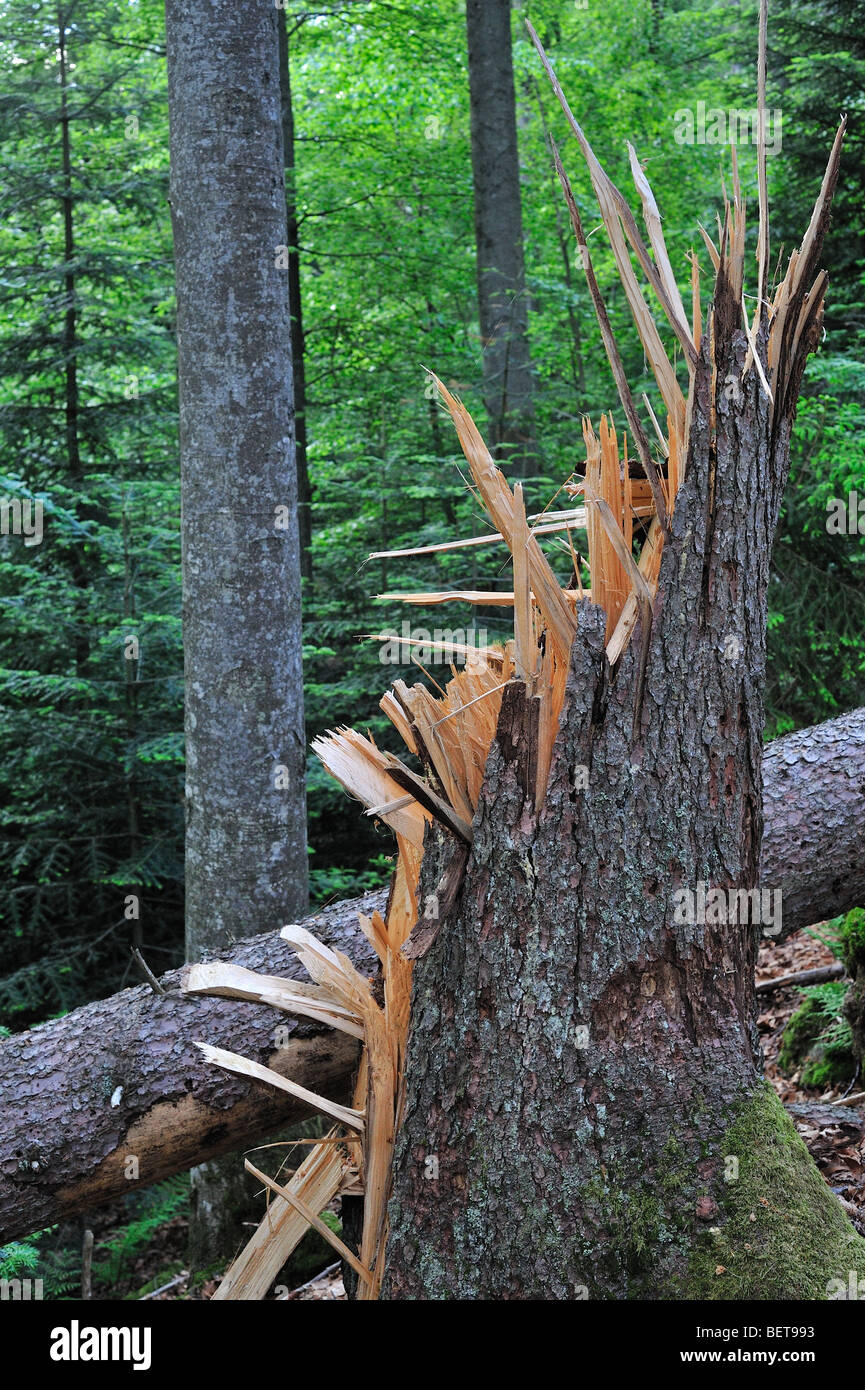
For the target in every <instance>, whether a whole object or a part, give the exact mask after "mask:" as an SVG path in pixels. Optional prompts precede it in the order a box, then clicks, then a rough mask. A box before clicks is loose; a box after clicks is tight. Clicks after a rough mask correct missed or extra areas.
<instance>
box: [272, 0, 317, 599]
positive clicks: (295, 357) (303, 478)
mask: <svg viewBox="0 0 865 1390" xmlns="http://www.w3.org/2000/svg"><path fill="white" fill-rule="evenodd" d="M287 22H288V17H287V16H286V18H285V20H280V23H279V82H280V97H281V103H282V143H283V153H284V158H285V197H286V238H285V244H286V247H287V248H288V304H289V310H290V312H291V362H292V368H293V374H294V426H295V456H296V459H297V519H298V527H299V531H300V572H301V575H302V576H303V578H304V579H305V580H306V581H307V590H308V593H307V601H310V600H311V598H312V493H311V491H310V485H309V465H308V462H307V455H306V360H305V354H304V340H303V302H302V300H301V295H300V237H299V232H298V223H297V170H296V167H295V161H294V107H293V105H292V100H291V54H290V52H289V43H288V32H287V30H286V23H287Z"/></svg>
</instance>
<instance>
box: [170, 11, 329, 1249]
mask: <svg viewBox="0 0 865 1390" xmlns="http://www.w3.org/2000/svg"><path fill="white" fill-rule="evenodd" d="M166 17H167V49H168V88H169V112H170V121H171V212H172V225H173V229H174V250H175V263H176V272H177V327H178V377H179V388H180V452H181V471H182V496H183V504H182V540H183V612H184V654H185V676H186V808H187V816H186V953H187V959H188V960H190V961H194V960H199V959H201V958H202V956H203V955H204V954H205V953H207V952H212V951H216V950H218V949H220V948H222V947H225V946H226V945H228V944H229V943H230V942H231V941H233V940H235V939H237V938H238V937H243V936H248V935H251V934H253V933H255V932H259V931H262V930H263V929H265V928H268V927H271V926H278V925H279V924H281V923H283V922H286V921H293V920H295V919H296V918H297V917H299V916H300V915H301V914H302V913H303V911H304V910H305V908H306V904H307V858H306V805H305V757H304V749H305V737H304V723H303V687H302V671H301V603H300V563H299V542H298V529H297V483H296V477H295V456H294V421H293V411H294V407H293V398H292V378H291V329H290V322H289V308H288V275H287V266H286V262H285V254H286V252H285V248H286V206H285V182H284V167H283V146H282V113H281V103H280V80H279V40H278V28H279V26H281V23H282V18H281V16H280V15H279V12H278V10H276V9H274V7H273V5H272V4H270V3H269V0H249V3H246V4H244V5H243V6H235V5H216V4H208V5H205V6H202V5H200V4H199V3H197V0H168V3H167V5H166ZM235 1173H238V1174H240V1175H241V1176H242V1168H241V1165H240V1164H236V1165H233V1166H232V1165H230V1164H229V1165H227V1166H226V1167H225V1168H224V1169H223V1170H222V1171H219V1170H217V1171H215V1172H214V1171H213V1170H210V1169H205V1170H204V1171H202V1170H199V1171H198V1173H197V1175H196V1179H195V1181H194V1184H193V1186H194V1192H195V1194H196V1199H197V1202H198V1210H199V1212H200V1213H201V1219H200V1220H196V1221H195V1222H194V1223H193V1232H192V1250H193V1260H194V1262H195V1263H196V1264H197V1265H198V1266H199V1267H201V1266H202V1265H203V1264H205V1263H207V1262H208V1261H209V1259H212V1258H214V1257H215V1256H216V1255H218V1254H220V1253H224V1252H225V1250H226V1249H227V1248H228V1244H232V1245H233V1244H234V1243H235V1239H236V1237H237V1236H239V1234H240V1232H239V1230H238V1229H237V1225H236V1219H235V1215H236V1213H235V1211H234V1210H232V1207H233V1203H232V1201H231V1200H230V1199H229V1194H228V1193H227V1190H226V1184H227V1183H229V1182H230V1181H232V1180H233V1177H234V1174H235ZM229 1174H230V1176H229Z"/></svg>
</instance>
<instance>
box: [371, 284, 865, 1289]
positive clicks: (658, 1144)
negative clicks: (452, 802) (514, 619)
mask: <svg viewBox="0 0 865 1390" xmlns="http://www.w3.org/2000/svg"><path fill="white" fill-rule="evenodd" d="M740 315H741V307H740V306H739V305H738V303H737V301H736V296H735V295H729V294H728V292H727V287H726V285H725V283H724V281H723V277H722V278H721V279H720V280H719V284H718V287H717V291H716V297H715V305H714V334H713V335H710V334H707V335H706V337H705V338H704V344H703V354H702V357H701V361H700V365H699V367H698V370H697V379H696V383H695V397H694V406H693V417H692V424H691V431H690V439H689V449H688V464H687V477H686V479H685V482H684V483H683V485H682V487H681V488H680V491H679V495H678V500H677V503H676V508H675V512H674V516H673V522H672V535H671V537H670V539H669V540H668V542H667V544H666V546H665V549H664V555H663V559H662V567H661V576H660V583H659V588H658V596H657V599H656V601H655V606H654V614H653V621H652V627H651V636H650V645H649V649H648V662H647V667H646V683H645V693H644V697H643V698H642V702H641V701H640V693H639V690H638V685H639V681H640V661H639V653H640V647H641V637H642V634H641V633H640V632H639V631H638V632H637V633H636V634H635V638H634V641H633V643H632V645H631V646H630V647H629V648H628V650H627V651H626V653H625V655H624V657H623V658H622V660H621V662H620V664H619V667H618V669H617V671H616V672H615V673H611V671H610V667H609V664H608V662H607V659H606V654H605V648H604V629H605V618H604V615H603V614H602V613H601V612H600V611H599V610H598V609H597V608H594V607H593V606H592V605H591V604H587V603H584V604H582V605H581V607H580V613H579V631H578V634H577V637H576V639H575V642H574V645H573V649H572V655H571V671H570V676H569V681H568V689H567V694H566V700H565V708H564V711H563V714H562V718H561V723H560V728H559V735H558V739H557V743H556V747H555V752H554V756H553V765H552V769H551V774H550V781H549V786H548V789H547V794H546V798H545V800H544V802H543V805H542V806H540V807H538V808H537V809H535V808H534V807H533V806H532V805H531V803H530V802H529V801H528V800H527V799H526V798H525V796H524V794H523V790H522V787H523V785H524V784H525V783H524V769H523V768H522V767H521V760H522V757H523V750H524V748H525V743H524V741H522V742H521V741H520V739H519V738H518V737H515V734H517V733H518V731H519V728H520V726H521V721H522V709H521V703H522V702H524V699H525V696H524V688H523V687H521V686H520V687H513V688H512V689H511V690H510V691H509V692H508V693H507V695H506V697H505V700H504V701H503V705H502V715H501V719H500V724H499V733H498V737H497V740H496V742H494V745H493V749H492V751H491V754H490V757H489V760H488V763H487V769H486V776H485V785H484V790H483V793H482V796H481V801H480V804H479V807H478V812H477V815H476V818H475V822H474V828H475V838H474V844H473V847H472V852H471V855H470V858H469V864H468V869H467V873H466V877H465V881H464V886H463V892H462V895H461V897H460V899H459V901H458V903H457V905H456V907H455V909H454V911H453V912H452V914H451V916H450V918H449V919H448V920H447V921H445V923H444V925H443V928H442V930H441V932H440V934H439V936H438V938H437V941H436V944H435V945H434V947H433V948H432V950H431V951H430V953H429V955H428V956H427V957H426V958H424V959H423V960H421V961H419V962H418V964H417V965H416V967H415V977H414V995H413V1002H412V1030H411V1037H410V1041H409V1051H408V1062H407V1075H406V1097H407V1098H406V1110H405V1119H404V1123H403V1127H402V1130H401V1132H400V1135H399V1138H398V1141H397V1152H396V1158H395V1166H394V1196H393V1200H392V1203H391V1213H390V1215H391V1233H390V1238H389V1243H388V1274H387V1276H386V1281H385V1293H386V1295H387V1296H389V1297H391V1298H445V1297H448V1298H453V1297H458V1298H459V1297H462V1298H484V1297H487V1298H543V1299H562V1298H574V1297H580V1296H585V1295H588V1296H589V1297H599V1298H615V1299H626V1298H652V1297H682V1296H697V1297H711V1296H715V1297H736V1296H739V1297H741V1296H746V1297H752V1298H754V1297H757V1298H759V1297H767V1296H768V1297H771V1296H784V1294H786V1296H788V1297H826V1292H825V1287H826V1282H827V1279H829V1278H832V1277H834V1276H835V1275H837V1276H839V1277H842V1278H846V1272H847V1271H848V1270H850V1269H852V1268H856V1269H858V1268H862V1269H865V1242H863V1241H861V1239H859V1238H857V1237H855V1235H854V1233H853V1231H852V1228H851V1227H849V1224H847V1223H846V1221H845V1220H844V1219H843V1215H842V1213H841V1210H840V1207H839V1206H838V1203H837V1202H836V1201H835V1198H834V1197H833V1196H832V1194H831V1192H830V1191H829V1189H828V1188H827V1187H826V1186H825V1184H824V1183H823V1182H822V1180H821V1179H820V1178H819V1175H818V1174H817V1173H816V1169H813V1165H811V1164H810V1160H809V1159H808V1157H807V1154H806V1153H805V1151H804V1149H803V1148H802V1146H801V1143H800V1142H799V1140H798V1138H797V1136H796V1135H795V1132H794V1130H793V1127H792V1125H791V1124H790V1123H789V1121H787V1120H785V1119H784V1117H783V1112H781V1110H780V1106H779V1105H778V1103H777V1102H776V1101H775V1100H774V1098H770V1097H769V1096H768V1095H767V1094H766V1092H765V1088H764V1086H763V1083H762V1082H761V1056H760V1049H759V1044H758V1041H757V1033H756V996H755V990H754V969H753V966H754V957H755V951H756V943H757V938H758V935H759V926H756V925H754V924H753V923H752V922H750V921H749V922H746V923H745V925H738V924H736V925H734V924H728V923H716V922H713V921H712V919H711V917H709V918H708V919H706V918H704V919H703V920H697V921H696V922H692V923H688V922H687V921H682V920H680V915H679V914H678V913H677V911H676V905H677V898H676V894H677V892H678V891H679V890H683V889H688V890H690V891H691V892H692V893H694V894H695V896H696V892H697V889H698V885H699V884H700V883H703V884H705V885H707V886H708V887H709V888H711V889H720V890H724V891H725V892H726V890H733V891H737V890H740V889H745V890H747V889H750V888H752V887H753V886H754V885H755V884H756V883H757V880H758V866H759V854H760V838H761V833H762V810H761V806H762V777H761V762H762V729H763V705H762V686H763V675H764V665H765V633H766V602H767V588H768V577H769V565H770V558H771V544H772V537H773V535H774V530H775V526H776V522H777V516H778V508H779V504H780V498H781V493H782V490H783V487H784V483H785V481H786V476H787V466H788V445H789V430H790V415H791V414H792V409H793V406H792V404H790V406H789V411H788V413H787V414H786V415H785V414H783V413H782V412H781V413H780V414H779V416H776V420H775V424H774V426H770V424H769V420H768V402H767V399H766V396H765V394H764V393H763V392H762V390H761V389H760V386H759V383H758V380H757V376H756V373H755V372H754V371H753V370H752V371H751V372H750V373H749V374H748V375H746V376H745V378H744V381H743V383H742V389H741V391H740V392H739V393H738V397H736V396H734V397H733V398H732V399H728V398H727V396H726V395H725V394H724V392H723V390H721V389H718V390H716V391H715V393H714V399H712V386H713V364H712V361H711V360H710V357H709V347H710V343H711V341H712V339H714V345H715V346H714V352H715V363H714V366H715V369H716V371H717V378H716V379H717V381H718V382H720V383H723V382H725V381H726V380H728V379H730V374H732V377H734V378H735V379H736V380H740V379H741V375H742V370H743V365H744V361H745V356H746V352H747V340H746V337H745V334H744V333H743V332H742V331H740V330H739V329H737V328H736V327H735V324H736V323H737V322H738V320H739V317H740ZM809 345H810V346H813V341H812V342H811V343H809ZM758 346H759V350H760V351H761V353H764V352H765V327H764V329H763V331H762V334H761V337H760V338H759V339H758ZM803 362H804V354H803ZM795 386H798V379H797V380H796V382H795ZM795 386H794V389H793V390H792V395H791V397H790V400H791V401H793V402H794V401H795V398H796V391H795ZM713 408H714V429H713V428H712V423H711V417H712V410H713ZM640 709H641V716H640V718H639V721H638V722H636V723H635V710H640ZM577 767H586V768H588V770H589V771H588V789H587V790H585V791H583V790H580V789H579V788H580V787H581V786H582V781H581V780H579V779H576V778H575V776H574V770H575V768H577ZM437 859H438V855H437V853H436V850H435V847H434V846H432V845H431V847H430V849H429V850H428V851H427V854H426V856H425V861H424V866H423V871H422V882H421V892H422V893H423V892H424V891H426V883H427V882H428V881H430V882H431V881H432V880H431V878H430V876H431V875H434V874H435V873H436V861H437ZM766 886H768V887H770V888H778V887H781V885H780V884H779V883H774V884H771V883H770V884H768V885H766ZM779 1153H783V1155H784V1162H783V1163H781V1162H780V1161H779V1160H778V1155H779ZM731 1154H732V1155H735V1156H737V1158H740V1159H741V1162H742V1164H744V1165H747V1167H746V1170H745V1172H744V1173H743V1181H742V1185H741V1186H739V1187H737V1186H736V1184H734V1183H729V1184H725V1172H726V1158H727V1157H729V1156H730V1155H731ZM430 1156H435V1158H436V1159H437V1171H438V1178H437V1179H430V1178H429V1177H428V1176H427V1175H428V1173H429V1171H430V1168H429V1165H427V1163H426V1160H427V1159H428V1158H429V1157H430ZM755 1170H759V1182H758V1184H757V1185H758V1186H762V1187H763V1197H764V1198H765V1199H766V1200H767V1201H768V1202H769V1204H770V1210H769V1211H764V1209H763V1208H762V1207H760V1210H759V1215H758V1217H757V1220H756V1221H755V1222H754V1225H753V1235H752V1241H753V1245H752V1243H750V1242H749V1243H748V1244H747V1245H746V1246H745V1249H746V1250H747V1251H749V1252H751V1251H752V1250H756V1251H757V1252H758V1253H757V1254H755V1255H754V1256H753V1258H752V1257H751V1255H750V1253H749V1255H748V1256H745V1257H744V1265H743V1263H742V1259H741V1255H742V1250H741V1247H742V1245H743V1243H744V1242H743V1241H742V1239H741V1237H740V1235H739V1230H740V1223H741V1221H742V1219H743V1218H742V1212H741V1210H740V1209H739V1207H738V1205H737V1203H738V1202H739V1200H740V1199H741V1196H742V1194H743V1193H745V1192H747V1190H748V1189H747V1183H746V1178H747V1177H748V1175H749V1174H750V1175H751V1176H753V1173H754V1171H755ZM754 1200H755V1201H756V1198H754ZM761 1200H762V1199H761ZM778 1210H780V1211H782V1212H783V1213H784V1215H785V1217H786V1218H787V1224H786V1225H783V1226H782V1234H781V1235H779V1234H778V1233H777V1232H776V1231H775V1230H774V1227H773V1226H772V1222H773V1221H774V1219H775V1218H774V1215H773V1213H774V1211H778ZM710 1228H712V1229H713V1230H714V1231H716V1232H720V1235H715V1234H710ZM746 1231H747V1227H746ZM848 1236H849V1237H850V1242H849V1243H848ZM718 1241H721V1242H727V1245H728V1246H729V1252H728V1249H727V1246H725V1247H724V1259H723V1260H718V1258H717V1254H716V1253H715V1245H714V1244H713V1242H718ZM713 1256H714V1264H713ZM719 1265H720V1266H721V1268H722V1271H726V1273H722V1274H721V1275H718V1276H717V1277H716V1282H715V1284H714V1285H713V1286H711V1287H712V1288H713V1290H714V1291H713V1292H707V1291H706V1290H707V1287H708V1285H707V1281H708V1280H709V1278H710V1276H709V1274H708V1273H707V1271H708V1270H710V1269H713V1268H717V1267H718V1266H719ZM836 1265H837V1269H836V1268H835V1266H836ZM771 1281H774V1282H773V1283H771V1288H772V1292H771V1293H767V1292H765V1289H766V1288H767V1287H768V1286H769V1284H770V1282H771ZM779 1283H780V1293H779V1291H778V1285H779ZM821 1290H822V1292H821Z"/></svg>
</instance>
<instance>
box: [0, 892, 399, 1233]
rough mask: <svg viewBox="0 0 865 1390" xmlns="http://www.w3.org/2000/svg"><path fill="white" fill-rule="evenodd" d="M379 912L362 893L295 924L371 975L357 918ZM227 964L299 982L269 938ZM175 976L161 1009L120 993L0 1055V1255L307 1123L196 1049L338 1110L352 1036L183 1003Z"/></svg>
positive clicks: (225, 1002) (211, 1004) (168, 979)
mask: <svg viewBox="0 0 865 1390" xmlns="http://www.w3.org/2000/svg"><path fill="white" fill-rule="evenodd" d="M381 906H382V902H381V897H380V895H368V896H367V897H366V898H363V899H357V900H355V901H352V902H348V903H339V904H337V905H336V907H334V908H329V909H327V910H326V911H324V912H322V913H318V914H316V915H314V916H313V917H311V918H309V919H307V926H309V928H310V929H311V930H312V931H314V932H315V933H316V934H317V935H318V936H320V937H321V939H322V940H323V941H326V942H327V943H328V944H329V945H331V946H332V947H334V948H337V949H339V950H342V951H345V952H346V953H347V954H348V955H349V956H350V957H351V959H352V960H353V961H354V962H355V964H356V965H357V966H358V967H359V968H360V969H362V970H364V971H365V972H371V971H372V970H373V968H374V964H375V961H374V957H373V955H372V952H371V950H370V947H369V946H368V944H367V942H366V939H365V938H364V937H363V936H362V935H361V933H360V931H359V929H358V926H357V913H358V910H360V911H362V912H366V913H367V914H369V913H371V912H372V910H373V908H374V907H379V908H380V907H381ZM231 959H232V960H233V961H234V962H235V963H236V964H238V965H244V966H246V967H247V968H248V969H250V970H258V971H261V972H262V973H263V974H270V975H286V976H294V977H295V978H304V979H305V978H306V975H305V972H304V971H303V969H302V967H299V966H298V964H297V960H296V957H295V956H294V952H293V950H292V948H291V947H290V946H289V945H287V943H286V942H285V941H282V940H281V939H280V937H279V935H278V934H276V933H268V934H267V935H266V936H259V937H255V938H254V939H252V940H250V941H246V942H243V943H242V944H241V945H238V946H236V947H235V948H234V949H233V951H232V953H231ZM181 974H182V972H181V971H180V970H173V971H170V972H169V973H168V974H166V975H163V977H162V981H161V983H162V985H163V988H164V989H165V990H166V995H165V997H164V998H160V997H158V996H157V995H156V994H155V993H154V992H153V991H152V990H151V989H150V987H149V986H147V985H142V986H140V987H139V988H138V989H127V990H123V992H122V993H121V994H116V995H114V996H112V998H110V999H105V1000H101V1001H99V1002H98V1003H95V1004H88V1005H86V1006H85V1007H84V1008H82V1009H76V1011H75V1012H74V1013H72V1014H68V1015H67V1016H66V1017H65V1018H62V1019H56V1020H54V1021H53V1022H51V1023H44V1024H42V1025H40V1026H39V1027H38V1028H33V1029H30V1030H29V1031H28V1032H26V1033H18V1034H15V1035H14V1036H13V1037H11V1038H8V1039H6V1040H5V1041H4V1042H3V1043H2V1044H0V1114H2V1115H3V1142H2V1148H0V1245H2V1244H3V1242H4V1241H8V1240H12V1239H15V1238H16V1237H17V1236H21V1235H26V1234H28V1233H29V1232H30V1231H34V1230H38V1229H41V1228H42V1227H44V1226H48V1225H53V1224H54V1223H55V1222H57V1221H60V1220H63V1219H65V1218H67V1217H69V1216H72V1215H74V1214H75V1213H76V1212H80V1211H84V1210H87V1209H88V1208H89V1207H94V1206H98V1205H99V1203H100V1202H105V1201H110V1200H112V1199H114V1198H117V1197H120V1196H123V1195H124V1194H125V1193H127V1192H129V1191H131V1190H132V1189H133V1188H134V1187H141V1186H144V1187H146V1186H148V1185H149V1184H150V1183H153V1182H158V1181H159V1180H160V1179H161V1178H164V1177H167V1176H168V1175H169V1174H171V1173H176V1172H179V1171H182V1170H183V1169H186V1168H189V1167H190V1165H191V1164H193V1163H195V1162H196V1161H201V1160H204V1159H208V1158H211V1157H213V1156H215V1155H218V1154H221V1153H225V1152H226V1151H227V1150H229V1149H236V1148H238V1147H239V1146H240V1145H243V1144H245V1143H252V1142H254V1141H255V1140H256V1139H260V1138H262V1137H263V1136H265V1135H267V1134H271V1133H273V1132H274V1130H276V1129H277V1128H278V1127H279V1126H285V1125H288V1124H292V1123H294V1122H295V1121H297V1120H298V1119H302V1118H304V1117H305V1116H306V1115H308V1113H309V1112H308V1111H307V1110H306V1108H305V1107H304V1106H301V1105H298V1104H296V1103H295V1102H293V1101H292V1100H291V1098H290V1097H289V1096H286V1095H281V1094H279V1093H277V1092H275V1091H274V1090H273V1089H272V1087H269V1086H263V1085H259V1084H258V1083H254V1082H248V1081H244V1080H243V1079H242V1078H241V1077H238V1076H232V1075H230V1074H228V1073H227V1072H224V1071H221V1070H220V1069H219V1068H217V1067H214V1066H211V1065H209V1064H208V1063H206V1062H205V1061H204V1060H203V1058H202V1056H201V1053H200V1052H199V1050H198V1048H197V1047H195V1046H194V1043H195V1041H196V1040H198V1041H201V1042H210V1043H216V1044H218V1045H219V1046H221V1047H225V1048H228V1049H229V1050H230V1051H234V1052H240V1053H242V1054H243V1055H244V1056H246V1057H251V1058H252V1059H253V1060H255V1061H258V1062H262V1063H264V1064H266V1065H268V1066H271V1067H273V1068H274V1069H275V1070H276V1071H279V1072H282V1073H283V1074H284V1075H286V1076H291V1078H292V1079H293V1080H295V1081H298V1082H300V1084H301V1085H303V1086H306V1087H307V1088H308V1089H310V1090H315V1091H319V1092H322V1093H323V1094H325V1095H327V1096H330V1097H331V1098H332V1099H334V1100H338V1101H341V1102H347V1101H349V1100H350V1098H351V1088H352V1077H353V1073H354V1070H355V1068H356V1065H357V1058H358V1046H357V1043H356V1042H355V1040H354V1039H353V1038H350V1037H348V1036H347V1035H346V1034H343V1033H335V1032H334V1031H333V1030H332V1029H330V1028H323V1027H319V1026H318V1025H316V1024H314V1023H310V1022H303V1023H299V1022H296V1021H295V1020H294V1019H292V1018H290V1017H289V1016H288V1015H286V1014H282V1013H278V1012H277V1011H276V1010H274V1009H265V1008H262V1007H261V1006H260V1005H255V1004H245V1003H241V1002H239V1001H237V1000H229V999H213V998H205V997H204V996H193V995H187V994H181V992H180V980H181ZM277 1028H280V1029H284V1030H285V1032H284V1033H280V1034H277V1032H276V1029H277ZM130 1157H134V1158H136V1159H137V1172H136V1171H135V1170H134V1169H133V1168H131V1167H130V1165H129V1163H128V1160H129V1158H130ZM241 1166H242V1165H241ZM130 1174H132V1175H130Z"/></svg>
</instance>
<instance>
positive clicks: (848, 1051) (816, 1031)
mask: <svg viewBox="0 0 865 1390" xmlns="http://www.w3.org/2000/svg"><path fill="white" fill-rule="evenodd" d="M799 992H800V994H801V995H802V996H803V1000H802V1003H801V1004H800V1005H799V1008H798V1009H797V1010H796V1012H795V1013H794V1014H793V1016H792V1018H791V1019H790V1022H789V1023H788V1024H787V1027H786V1028H785V1029H784V1038H783V1043H782V1046H781V1051H780V1053H779V1056H778V1066H779V1067H780V1068H781V1070H782V1071H783V1072H785V1073H787V1074H788V1075H789V1074H791V1073H792V1072H794V1071H796V1070H797V1069H799V1072H800V1079H801V1082H802V1085H803V1086H817V1087H822V1086H831V1085H835V1084H842V1085H843V1084H846V1082H848V1081H849V1080H850V1078H851V1077H852V1076H853V1075H854V1074H855V1071H856V1062H855V1059H854V1057H853V1035H852V1032H851V1029H850V1024H849V1022H848V1021H847V1019H846V1018H845V1017H844V1015H843V1013H842V1008H843V1005H844V1000H845V998H846V995H847V985H846V983H845V981H843V980H827V981H826V982H825V983H824V984H821V985H809V986H808V988H807V989H802V990H800V991H799Z"/></svg>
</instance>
